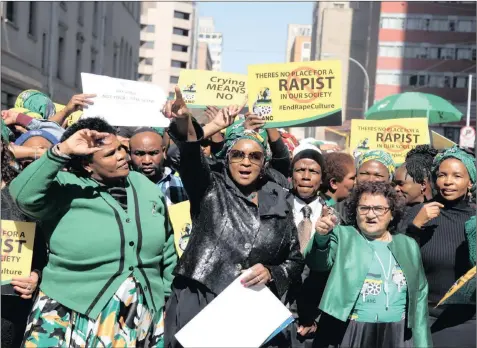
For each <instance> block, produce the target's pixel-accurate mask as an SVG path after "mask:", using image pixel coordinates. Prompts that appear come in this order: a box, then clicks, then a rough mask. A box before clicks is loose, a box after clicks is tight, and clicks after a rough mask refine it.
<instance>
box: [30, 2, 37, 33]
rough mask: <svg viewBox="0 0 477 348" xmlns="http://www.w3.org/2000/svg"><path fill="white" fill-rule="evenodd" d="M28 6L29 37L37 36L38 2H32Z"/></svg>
mask: <svg viewBox="0 0 477 348" xmlns="http://www.w3.org/2000/svg"><path fill="white" fill-rule="evenodd" d="M28 5H29V12H28V35H31V36H36V2H35V1H30V2H29V3H28Z"/></svg>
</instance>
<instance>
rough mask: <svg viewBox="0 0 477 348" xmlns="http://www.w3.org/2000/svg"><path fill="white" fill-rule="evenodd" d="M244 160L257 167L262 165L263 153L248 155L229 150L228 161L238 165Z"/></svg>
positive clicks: (255, 152)
mask: <svg viewBox="0 0 477 348" xmlns="http://www.w3.org/2000/svg"><path fill="white" fill-rule="evenodd" d="M245 158H248V160H249V161H250V163H252V164H255V165H257V166H259V165H261V164H262V163H263V152H260V151H253V152H250V153H249V154H248V155H247V154H245V153H244V152H243V151H240V150H231V151H230V152H229V161H230V162H231V163H240V162H242V161H243V160H244V159H245Z"/></svg>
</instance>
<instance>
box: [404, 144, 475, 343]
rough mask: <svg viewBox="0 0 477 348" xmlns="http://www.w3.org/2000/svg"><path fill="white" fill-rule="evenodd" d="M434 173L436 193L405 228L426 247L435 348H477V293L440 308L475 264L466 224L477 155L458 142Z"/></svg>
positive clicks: (411, 215) (440, 157) (424, 255)
mask: <svg viewBox="0 0 477 348" xmlns="http://www.w3.org/2000/svg"><path fill="white" fill-rule="evenodd" d="M432 172H433V180H434V183H435V188H436V190H437V195H436V197H435V198H434V199H433V200H432V201H430V202H429V203H426V204H420V205H418V206H415V207H414V208H412V210H411V211H410V212H409V214H408V216H407V218H406V221H405V223H404V224H403V225H402V226H405V229H403V231H402V232H406V233H407V234H408V235H410V236H412V237H414V238H415V239H416V240H417V241H418V243H419V245H420V247H421V254H422V261H423V263H424V268H425V270H426V277H427V280H428V281H429V314H430V316H429V324H430V326H431V332H432V339H433V341H434V346H435V347H447V348H452V347H456V348H457V347H465V348H467V347H475V345H476V341H475V334H476V331H475V330H476V327H475V324H476V323H475V312H476V311H475V292H474V294H473V296H472V297H471V298H466V299H464V298H458V299H457V300H454V303H452V301H451V303H452V304H450V303H449V304H447V305H442V306H438V307H437V308H436V305H437V303H438V302H439V301H440V300H441V299H442V297H443V296H444V295H445V294H446V292H447V291H448V290H449V288H450V287H451V286H452V285H453V284H454V282H455V281H456V280H457V279H459V278H460V277H461V276H462V275H464V274H465V273H466V272H467V271H468V270H469V269H470V268H472V266H473V265H475V243H476V241H475V236H472V235H468V230H466V228H465V224H466V222H467V221H468V220H469V219H471V217H472V216H475V207H473V206H472V205H471V204H470V203H469V198H470V195H471V194H472V192H473V190H474V189H475V181H476V167H475V158H474V157H472V156H471V155H469V154H467V153H466V152H465V151H463V150H461V149H459V148H458V147H457V146H454V147H452V148H450V149H448V150H446V151H445V152H443V153H441V154H438V155H437V156H436V158H435V159H434V163H433V168H432ZM471 260H473V262H472V261H471Z"/></svg>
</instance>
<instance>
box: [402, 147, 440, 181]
mask: <svg viewBox="0 0 477 348" xmlns="http://www.w3.org/2000/svg"><path fill="white" fill-rule="evenodd" d="M437 152H438V151H437V150H436V149H434V148H433V147H431V146H429V145H417V146H416V148H414V149H412V150H411V151H409V152H408V153H407V155H406V162H405V164H404V165H405V166H406V170H407V173H408V174H409V176H411V178H413V180H414V182H415V183H418V184H423V183H424V181H425V180H426V179H427V180H428V181H429V182H431V173H432V162H433V161H434V157H435V156H436V155H437Z"/></svg>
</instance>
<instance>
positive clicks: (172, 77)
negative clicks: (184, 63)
mask: <svg viewBox="0 0 477 348" xmlns="http://www.w3.org/2000/svg"><path fill="white" fill-rule="evenodd" d="M169 82H170V83H172V84H177V83H179V76H171V77H170V78H169Z"/></svg>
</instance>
